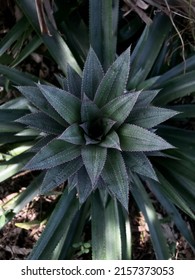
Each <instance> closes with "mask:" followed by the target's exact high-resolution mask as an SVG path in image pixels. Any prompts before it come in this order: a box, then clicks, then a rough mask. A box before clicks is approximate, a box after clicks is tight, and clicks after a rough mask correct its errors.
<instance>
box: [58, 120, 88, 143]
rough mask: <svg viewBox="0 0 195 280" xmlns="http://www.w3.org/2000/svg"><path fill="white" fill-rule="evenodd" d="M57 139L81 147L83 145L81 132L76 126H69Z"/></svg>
mask: <svg viewBox="0 0 195 280" xmlns="http://www.w3.org/2000/svg"><path fill="white" fill-rule="evenodd" d="M58 139H61V140H65V141H66V142H69V143H72V144H75V145H82V144H84V143H85V140H84V136H83V130H82V128H81V127H80V126H79V125H78V124H76V123H75V124H72V125H70V126H69V127H68V128H67V129H66V130H65V131H64V132H63V133H62V134H61V135H60V137H58Z"/></svg>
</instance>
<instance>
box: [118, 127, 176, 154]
mask: <svg viewBox="0 0 195 280" xmlns="http://www.w3.org/2000/svg"><path fill="white" fill-rule="evenodd" d="M118 135H119V138H120V143H121V148H122V150H124V151H131V152H144V151H157V150H165V149H171V148H173V146H172V145H170V144H169V143H167V142H166V141H165V140H163V139H162V138H161V137H159V136H157V135H156V134H154V133H152V132H150V131H148V130H146V129H144V128H142V127H139V126H136V125H130V124H124V125H123V126H121V128H120V129H119V131H118Z"/></svg>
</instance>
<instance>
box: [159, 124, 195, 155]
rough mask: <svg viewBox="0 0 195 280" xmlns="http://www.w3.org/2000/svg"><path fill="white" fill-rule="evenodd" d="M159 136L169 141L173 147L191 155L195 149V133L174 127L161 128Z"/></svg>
mask: <svg viewBox="0 0 195 280" xmlns="http://www.w3.org/2000/svg"><path fill="white" fill-rule="evenodd" d="M158 134H159V135H160V136H161V137H163V138H165V139H166V140H167V141H169V142H170V143H171V144H172V145H174V146H175V147H177V148H180V149H182V150H183V151H188V152H190V153H191V154H195V153H194V149H195V132H194V131H192V130H186V129H183V128H176V127H173V126H160V127H159V129H158Z"/></svg>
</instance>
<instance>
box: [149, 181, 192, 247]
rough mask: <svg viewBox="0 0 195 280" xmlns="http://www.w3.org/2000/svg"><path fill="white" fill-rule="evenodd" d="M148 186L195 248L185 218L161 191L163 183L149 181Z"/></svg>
mask: <svg viewBox="0 0 195 280" xmlns="http://www.w3.org/2000/svg"><path fill="white" fill-rule="evenodd" d="M147 186H148V187H149V189H150V190H151V191H152V193H153V194H154V195H155V196H156V197H157V199H158V201H159V202H160V203H161V205H163V207H164V208H165V210H166V212H167V213H168V214H169V216H170V218H171V220H173V221H174V223H175V225H176V227H177V228H178V229H179V231H180V232H181V233H182V235H183V236H184V238H185V239H186V240H187V242H188V243H189V244H190V245H191V246H192V247H193V248H195V240H194V238H193V236H192V233H191V232H190V230H189V229H188V225H187V223H186V222H185V221H184V220H183V218H182V216H181V214H180V213H179V211H178V210H177V208H176V207H175V206H174V204H173V203H172V202H171V201H170V200H169V199H167V196H166V195H164V194H163V193H162V191H161V189H162V188H163V186H162V185H160V184H159V183H157V182H154V181H151V180H150V181H149V182H148V184H147Z"/></svg>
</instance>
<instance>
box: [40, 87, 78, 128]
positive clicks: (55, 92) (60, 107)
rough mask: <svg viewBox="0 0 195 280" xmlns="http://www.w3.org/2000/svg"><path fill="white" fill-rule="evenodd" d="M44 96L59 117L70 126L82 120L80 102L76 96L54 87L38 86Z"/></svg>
mask: <svg viewBox="0 0 195 280" xmlns="http://www.w3.org/2000/svg"><path fill="white" fill-rule="evenodd" d="M38 87H39V89H40V90H41V92H42V94H43V95H44V96H45V98H46V99H47V101H48V102H49V103H50V104H51V106H52V107H53V108H54V109H55V110H56V111H57V112H58V113H59V115H60V116H61V117H62V118H63V119H64V120H65V121H67V122H68V123H69V124H72V123H74V122H77V121H79V120H80V106H81V103H80V100H79V99H78V98H77V97H75V96H74V95H72V94H70V93H68V92H66V91H64V90H62V89H59V88H56V87H52V86H45V85H38Z"/></svg>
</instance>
